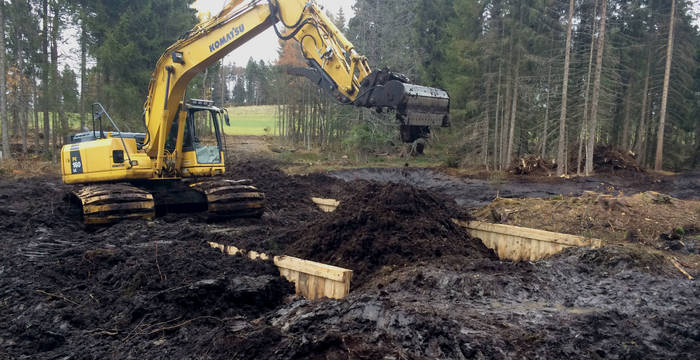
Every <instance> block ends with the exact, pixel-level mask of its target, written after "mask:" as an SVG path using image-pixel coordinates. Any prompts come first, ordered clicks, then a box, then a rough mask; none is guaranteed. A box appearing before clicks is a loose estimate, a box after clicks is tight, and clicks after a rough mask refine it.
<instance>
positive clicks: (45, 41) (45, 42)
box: [41, 0, 51, 153]
mask: <svg viewBox="0 0 700 360" xmlns="http://www.w3.org/2000/svg"><path fill="white" fill-rule="evenodd" d="M42 7H43V11H44V12H43V13H42V16H43V20H42V23H43V29H42V32H41V37H42V39H41V42H42V43H41V46H42V55H43V59H42V60H43V69H42V72H41V87H42V88H43V89H42V94H41V95H42V98H43V103H44V104H43V105H44V151H45V152H46V153H48V152H49V151H50V150H51V148H50V147H49V136H51V134H50V133H51V128H50V124H49V107H50V106H51V102H50V101H49V99H50V96H49V70H50V68H49V1H48V0H43V2H42Z"/></svg>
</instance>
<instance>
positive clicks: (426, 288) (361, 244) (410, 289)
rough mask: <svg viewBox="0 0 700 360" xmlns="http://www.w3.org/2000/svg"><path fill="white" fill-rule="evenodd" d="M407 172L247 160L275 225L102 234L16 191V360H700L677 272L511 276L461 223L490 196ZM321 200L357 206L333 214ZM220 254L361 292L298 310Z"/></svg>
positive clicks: (169, 220)
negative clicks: (279, 256) (324, 275)
mask: <svg viewBox="0 0 700 360" xmlns="http://www.w3.org/2000/svg"><path fill="white" fill-rule="evenodd" d="M363 171H365V170H355V173H356V174H357V173H362V172H363ZM384 171H385V172H386V171H387V170H384ZM367 172H368V173H371V172H372V171H371V170H367ZM389 172H390V171H389ZM396 172H397V173H398V176H397V179H401V178H414V179H415V181H414V182H415V183H413V184H412V183H409V182H406V181H404V182H401V181H393V182H394V183H398V184H388V181H385V180H383V181H366V180H361V181H350V182H346V181H344V180H340V179H338V178H337V177H330V176H328V175H324V174H312V175H308V176H287V175H285V174H284V173H283V172H282V171H281V170H279V168H278V167H277V166H276V164H275V163H272V162H270V161H263V160H251V161H242V162H238V163H236V164H233V165H231V166H230V167H229V169H228V171H227V176H228V177H230V178H234V179H240V178H251V179H252V180H253V181H254V183H255V184H256V185H257V186H258V187H259V188H260V189H261V190H262V191H264V192H265V193H266V196H267V205H266V212H265V215H263V217H262V218H261V219H234V220H230V221H227V222H223V223H222V222H219V223H207V222H206V221H205V220H204V219H203V217H197V216H188V215H182V214H168V215H166V216H164V217H162V218H159V219H156V220H155V221H149V222H147V221H128V222H122V223H119V224H115V225H112V226H108V227H101V228H96V229H84V228H83V227H82V226H81V225H80V224H79V223H78V222H77V221H76V220H75V218H73V217H72V216H71V212H70V210H69V208H68V203H67V202H66V201H65V200H64V196H65V194H66V193H67V192H68V191H69V189H70V188H69V187H68V186H65V185H62V184H60V180H59V179H57V178H35V179H30V180H24V181H21V182H19V181H9V180H0V201H1V202H2V204H3V205H2V206H1V207H0V216H1V217H2V221H1V222H0V359H5V358H8V359H23V358H27V359H29V358H31V359H34V358H38V359H83V358H85V359H94V358H100V359H101V358H139V359H140V358H154V359H161V358H184V359H187V358H196V359H218V358H233V359H251V358H278V359H290V358H299V359H307V358H310V359H314V358H316V359H347V358H352V359H355V358H357V359H360V358H371V359H375V358H379V359H382V358H385V359H421V358H446V359H463V358H475V357H476V358H513V357H518V358H522V357H525V358H533V357H540V358H561V357H564V356H572V357H576V358H584V357H585V358H640V357H641V358H644V357H646V358H672V357H675V358H694V357H695V355H696V354H697V353H698V352H700V306H698V305H699V304H698V301H699V300H698V299H700V287H698V285H697V282H696V281H689V280H687V279H685V278H683V277H682V275H680V273H678V272H677V271H675V270H674V269H672V268H668V266H669V265H668V264H667V262H664V261H662V259H661V258H660V255H654V254H650V253H647V252H644V251H641V250H636V249H635V248H634V247H626V246H608V247H604V248H602V249H597V250H592V249H584V248H580V249H574V250H569V251H566V252H564V253H562V254H560V255H558V256H555V257H553V258H551V259H549V260H545V261H539V262H536V263H512V262H508V261H499V260H497V259H496V258H495V257H494V256H493V253H492V252H491V251H489V250H487V249H486V248H484V247H483V245H481V244H480V243H479V242H478V240H476V239H472V238H471V237H470V236H469V234H468V233H466V232H464V230H463V229H461V228H458V227H455V226H454V224H452V223H451V222H449V221H447V220H446V219H445V218H446V217H465V216H466V215H464V213H463V211H462V209H461V208H459V207H458V206H456V205H455V204H454V203H452V202H451V201H449V200H448V199H450V198H453V199H457V200H459V199H458V198H460V196H461V199H468V198H469V197H470V196H474V197H475V198H477V199H479V197H478V196H476V194H477V193H479V191H481V192H483V191H484V189H486V188H489V185H488V184H483V187H482V188H478V187H477V190H470V192H466V193H462V194H461V195H459V196H457V192H456V191H457V190H460V189H462V190H463V189H465V188H468V185H465V184H468V183H467V182H466V180H460V179H457V180H455V178H451V179H449V178H448V179H449V180H450V181H452V183H451V184H452V185H451V186H446V187H445V189H444V190H442V191H440V189H438V188H434V189H431V188H430V187H427V186H420V183H419V181H418V179H424V178H425V176H420V175H421V174H423V175H425V172H429V173H430V174H432V176H434V177H435V178H437V179H443V178H442V176H446V175H441V174H439V173H435V172H430V171H427V170H417V169H411V170H406V169H404V170H396ZM404 174H406V175H404ZM334 176H337V173H335V174H334ZM392 176H393V175H392ZM383 178H387V176H386V175H385V176H383ZM377 180H381V179H377ZM430 182H432V183H437V182H438V181H437V180H434V179H433V180H431V181H428V183H430ZM532 187H534V185H533V186H532ZM513 188H514V189H516V188H517V186H515V185H513ZM523 188H524V190H523V191H522V192H521V193H522V194H528V191H529V189H531V188H528V187H527V186H524V187H523ZM546 188H547V184H544V185H542V187H541V189H546ZM538 191H539V190H538ZM529 193H530V194H531V193H533V192H529ZM625 193H627V190H625ZM481 195H482V194H479V196H481ZM696 195H697V194H696ZM311 196H319V197H333V198H337V199H340V200H341V201H342V202H341V206H339V208H338V210H337V211H336V212H334V213H323V212H321V211H320V210H319V209H318V208H317V207H316V206H315V205H314V204H313V203H312V202H311V200H310V197H311ZM501 196H503V194H501ZM514 196H515V195H514ZM521 196H527V195H521ZM476 201H482V200H476ZM483 201H486V200H483ZM458 202H459V201H458ZM462 204H467V205H468V204H469V202H467V201H462ZM207 241H216V242H221V243H228V244H232V245H236V246H239V247H244V248H246V249H256V250H261V251H266V252H268V253H271V254H276V253H286V254H290V255H299V256H304V257H306V258H309V259H316V260H319V261H326V262H329V263H331V264H334V265H341V266H346V267H348V268H350V269H353V270H355V274H354V275H355V277H354V282H353V285H352V288H353V290H352V292H351V294H350V296H348V297H347V298H346V299H343V300H328V299H326V300H321V301H315V302H311V301H307V300H304V299H300V298H295V297H290V296H289V294H290V293H291V292H292V290H293V288H292V285H291V284H289V283H288V282H287V281H286V280H284V279H282V278H280V277H279V276H278V274H277V272H276V270H275V268H274V267H273V266H271V265H270V264H268V263H264V262H259V261H258V262H256V261H251V260H247V259H245V258H241V257H237V256H234V257H229V256H223V255H221V254H220V253H219V252H218V251H217V250H214V249H211V248H209V247H208V246H207V244H206V242H207Z"/></svg>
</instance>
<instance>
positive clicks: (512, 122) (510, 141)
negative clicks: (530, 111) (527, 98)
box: [506, 53, 520, 166]
mask: <svg viewBox="0 0 700 360" xmlns="http://www.w3.org/2000/svg"><path fill="white" fill-rule="evenodd" d="M518 77H520V53H518V59H517V60H516V61H515V77H514V78H513V107H512V108H511V110H510V124H509V125H510V130H509V132H508V150H507V151H508V153H507V154H506V166H509V165H510V162H511V160H512V156H513V138H514V137H515V121H516V119H517V113H518V88H519V87H520V85H519V81H518Z"/></svg>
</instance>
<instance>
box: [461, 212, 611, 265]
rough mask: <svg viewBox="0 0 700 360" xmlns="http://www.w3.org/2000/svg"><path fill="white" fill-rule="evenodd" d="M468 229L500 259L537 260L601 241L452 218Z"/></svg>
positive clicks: (599, 243) (599, 244) (600, 243)
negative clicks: (570, 248) (573, 247)
mask: <svg viewBox="0 0 700 360" xmlns="http://www.w3.org/2000/svg"><path fill="white" fill-rule="evenodd" d="M452 221H453V222H454V223H455V224H457V225H459V226H462V227H465V228H467V229H469V232H470V233H471V234H472V236H474V237H477V238H479V239H481V241H482V242H483V243H484V245H486V247H488V248H489V249H492V250H494V251H495V252H496V254H497V255H498V257H499V258H500V259H507V260H513V261H537V260H540V259H543V258H546V257H548V256H552V255H554V254H556V253H559V252H560V251H562V250H564V249H566V248H568V247H572V246H591V247H594V248H597V247H600V246H601V245H602V242H601V240H599V239H593V238H586V237H583V236H576V235H570V234H561V233H555V232H551V231H544V230H537V229H530V228H524V227H519V226H512V225H503V224H490V223H484V222H480V221H469V222H467V221H462V220H457V219H452Z"/></svg>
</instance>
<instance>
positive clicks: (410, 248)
mask: <svg viewBox="0 0 700 360" xmlns="http://www.w3.org/2000/svg"><path fill="white" fill-rule="evenodd" d="M351 185H352V186H351V187H350V188H351V189H352V194H347V195H345V196H344V197H341V198H340V206H339V207H338V209H337V210H336V211H335V212H333V213H328V214H324V215H322V216H320V215H319V217H318V218H317V219H316V221H314V222H313V223H311V224H310V225H308V224H304V225H302V226H300V227H298V228H296V229H294V230H293V231H291V232H290V233H288V234H285V236H284V238H285V239H286V241H288V244H289V245H288V246H287V248H286V249H285V252H286V253H287V254H290V255H295V256H300V257H303V258H307V259H312V260H316V261H321V262H325V263H329V264H333V265H337V266H342V267H347V268H350V269H352V270H353V271H354V275H353V283H354V284H362V283H363V282H364V281H365V280H367V279H368V278H369V277H370V276H371V274H372V273H374V272H375V271H377V270H378V269H380V268H382V267H384V266H389V267H390V266H393V265H403V264H408V263H411V262H414V261H418V260H423V259H430V258H439V257H441V256H443V255H461V256H465V257H475V258H483V257H486V258H491V257H493V256H494V255H493V253H492V252H491V251H490V250H488V249H487V248H486V247H484V245H483V244H482V243H481V242H480V241H478V240H475V239H472V238H471V237H470V236H469V234H468V232H467V231H466V230H464V229H463V228H461V227H459V226H457V225H455V224H454V223H453V222H452V221H451V220H450V219H451V218H455V217H456V218H464V214H462V213H461V212H460V211H459V210H457V208H456V207H453V206H451V205H450V203H448V202H446V201H445V200H443V199H440V198H438V197H436V196H435V195H433V194H431V193H429V192H427V191H424V190H419V189H416V188H414V187H411V186H408V185H399V184H386V185H381V184H376V183H364V182H354V183H352V184H351Z"/></svg>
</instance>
